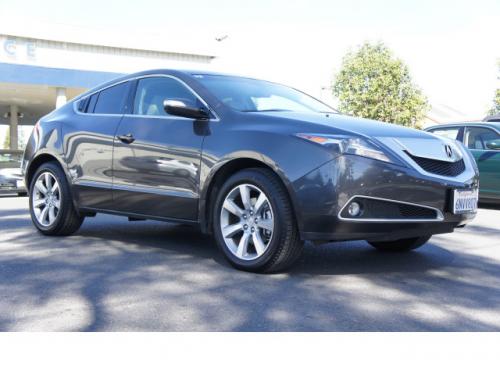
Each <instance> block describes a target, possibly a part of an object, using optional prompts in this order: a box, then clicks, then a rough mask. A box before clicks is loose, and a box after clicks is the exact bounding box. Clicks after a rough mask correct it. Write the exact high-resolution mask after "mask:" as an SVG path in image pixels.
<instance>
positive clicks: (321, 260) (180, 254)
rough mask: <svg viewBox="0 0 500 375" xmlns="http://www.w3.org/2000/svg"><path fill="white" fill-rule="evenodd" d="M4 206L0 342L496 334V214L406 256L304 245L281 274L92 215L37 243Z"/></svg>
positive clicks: (499, 315) (175, 235)
mask: <svg viewBox="0 0 500 375" xmlns="http://www.w3.org/2000/svg"><path fill="white" fill-rule="evenodd" d="M27 207H28V200H27V198H18V197H0V330H2V331H40V330H41V331H450V330H451V331H498V330H500V210H498V209H493V208H482V209H480V211H479V213H478V217H477V219H476V220H475V221H474V222H473V223H471V224H470V225H469V226H467V227H466V228H463V229H458V230H457V231H456V232H455V233H452V234H446V235H439V236H435V237H433V239H432V240H431V242H430V243H428V244H427V245H426V246H424V247H422V248H421V249H419V250H417V251H415V252H411V253H406V254H391V253H381V252H377V251H376V250H374V249H372V248H371V247H370V246H369V245H368V244H366V243H365V242H345V243H332V244H326V245H322V246H317V247H315V246H313V245H312V244H309V243H307V244H306V248H305V251H304V255H303V257H302V259H301V260H300V261H299V262H298V264H297V265H296V266H295V267H294V268H293V269H292V270H290V271H289V272H288V273H283V274H276V275H256V274H250V273H244V272H241V271H236V270H234V269H232V268H231V267H230V266H229V265H228V264H227V263H226V261H225V260H224V258H223V256H222V254H221V253H220V252H219V251H218V250H217V248H216V246H215V243H214V241H213V240H212V239H211V237H209V236H206V235H202V234H200V233H199V232H198V231H197V230H196V229H193V228H190V227H187V226H181V225H171V224H167V223H161V222H153V221H142V222H128V221H127V218H123V217H113V216H108V215H97V217H95V218H90V219H87V220H86V221H85V223H84V224H83V226H82V228H81V229H80V230H79V231H78V232H77V233H76V234H75V235H73V236H71V237H44V236H42V235H40V234H39V233H38V232H37V231H36V230H35V228H34V227H33V226H32V224H31V220H30V217H29V213H28V208H27Z"/></svg>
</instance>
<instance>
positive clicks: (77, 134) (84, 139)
mask: <svg viewBox="0 0 500 375" xmlns="http://www.w3.org/2000/svg"><path fill="white" fill-rule="evenodd" d="M129 87H130V83H129V82H124V83H120V84H117V85H114V86H111V87H109V88H106V89H104V90H102V91H99V92H97V93H95V94H93V95H91V96H90V97H88V98H86V99H84V100H81V101H79V102H78V103H76V105H77V114H76V115H75V117H74V118H73V119H72V121H71V123H68V124H67V125H65V144H66V157H67V162H68V166H69V170H70V172H71V174H72V177H73V178H74V180H73V185H74V194H75V199H76V200H77V201H78V202H79V206H80V207H92V208H110V207H111V204H112V193H111V187H112V160H113V139H114V136H115V133H116V130H117V128H118V125H119V124H120V121H121V119H122V117H123V113H124V111H125V110H126V108H127V98H128V95H129Z"/></svg>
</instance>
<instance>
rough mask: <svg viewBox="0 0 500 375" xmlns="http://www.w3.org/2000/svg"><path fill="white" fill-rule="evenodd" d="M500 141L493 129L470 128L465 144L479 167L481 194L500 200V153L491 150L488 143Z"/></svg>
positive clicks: (467, 130) (465, 137) (499, 136)
mask: <svg viewBox="0 0 500 375" xmlns="http://www.w3.org/2000/svg"><path fill="white" fill-rule="evenodd" d="M497 139H498V140H500V134H499V133H498V132H496V131H495V130H493V129H490V128H487V127H479V126H474V127H471V126H468V127H467V128H466V129H465V134H464V144H465V145H466V146H467V148H468V149H469V150H470V151H471V153H472V154H473V155H474V158H475V159H476V162H477V166H478V167H479V180H480V181H479V189H480V190H479V193H480V195H481V197H483V198H492V199H500V151H497V150H490V149H488V147H487V142H488V141H492V140H497Z"/></svg>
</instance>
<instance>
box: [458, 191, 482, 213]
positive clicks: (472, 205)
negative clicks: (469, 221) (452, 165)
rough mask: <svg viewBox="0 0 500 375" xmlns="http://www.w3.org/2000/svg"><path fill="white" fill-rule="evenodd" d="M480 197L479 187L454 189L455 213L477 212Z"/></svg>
mask: <svg viewBox="0 0 500 375" xmlns="http://www.w3.org/2000/svg"><path fill="white" fill-rule="evenodd" d="M478 197H479V191H478V189H470V190H454V191H453V213H454V214H461V213H465V212H476V211H477V201H478Z"/></svg>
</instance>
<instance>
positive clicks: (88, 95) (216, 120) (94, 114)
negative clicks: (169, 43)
mask: <svg viewBox="0 0 500 375" xmlns="http://www.w3.org/2000/svg"><path fill="white" fill-rule="evenodd" d="M154 77H163V78H172V79H174V80H176V81H178V82H180V83H181V84H182V85H184V86H185V87H186V88H187V89H188V90H189V91H190V92H191V93H192V94H193V95H194V96H195V97H196V98H198V100H199V101H200V102H201V103H202V104H203V105H204V106H205V107H206V108H207V109H208V111H209V112H210V114H211V115H212V116H213V117H214V118H210V119H209V121H211V122H218V121H220V117H219V116H218V114H217V112H215V111H214V110H213V109H212V108H211V107H210V106H209V105H208V104H207V102H206V101H205V100H204V99H203V98H202V97H201V96H200V95H198V93H197V92H196V91H194V90H193V89H192V88H191V86H189V85H188V84H187V83H186V82H184V81H183V80H182V79H180V78H178V77H175V76H173V75H170V74H161V73H155V74H145V75H142V76H138V77H128V78H126V79H123V80H121V81H118V82H114V83H112V84H110V85H108V86H106V87H102V88H100V89H99V90H96V91H92V92H90V93H87V94H84V95H82V96H81V97H79V98H78V99H77V100H74V101H73V111H74V112H75V113H76V114H78V115H82V116H112V117H117V116H120V117H122V116H134V117H136V116H138V117H144V118H162V119H165V118H175V119H186V120H190V121H194V119H189V118H186V117H179V116H172V115H166V116H149V115H135V114H133V113H86V112H81V111H79V110H78V106H77V103H79V102H80V101H82V100H85V99H87V98H88V97H90V96H92V95H94V94H97V93H100V92H101V91H104V90H107V89H109V88H111V87H113V86H116V85H120V84H122V83H125V82H130V81H133V80H140V79H143V78H154Z"/></svg>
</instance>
